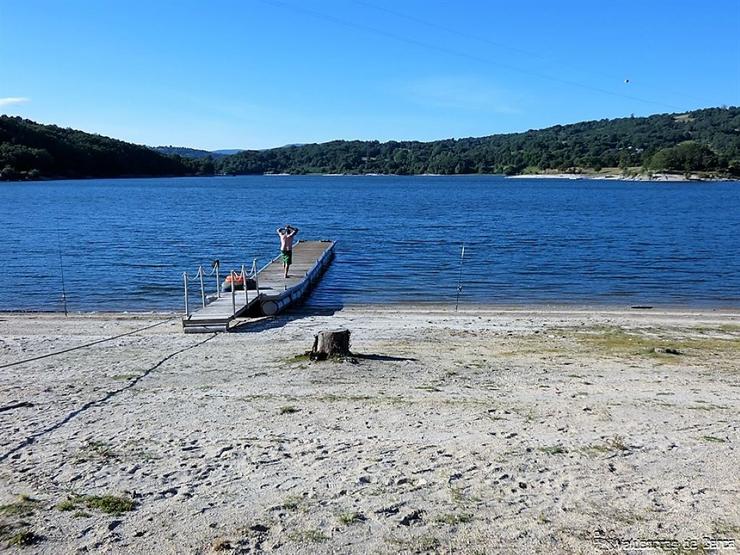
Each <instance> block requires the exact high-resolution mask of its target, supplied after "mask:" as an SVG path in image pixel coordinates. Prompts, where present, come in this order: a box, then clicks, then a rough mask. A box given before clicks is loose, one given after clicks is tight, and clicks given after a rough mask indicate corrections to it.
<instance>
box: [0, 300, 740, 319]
mask: <svg viewBox="0 0 740 555" xmlns="http://www.w3.org/2000/svg"><path fill="white" fill-rule="evenodd" d="M388 310H393V311H399V310H400V311H409V312H423V311H429V312H433V313H445V314H446V313H452V314H455V313H456V312H457V313H466V312H488V313H517V312H519V313H558V312H563V313H574V314H576V313H603V314H607V313H608V314H696V315H701V314H728V315H737V316H740V305H738V306H731V305H716V306H715V305H708V306H686V305H680V304H666V305H661V304H651V305H647V304H645V305H642V304H640V305H632V306H630V305H624V304H607V303H604V304H600V303H530V304H528V303H501V304H499V303H464V304H463V303H460V305H459V308H458V310H457V311H456V310H455V303H454V302H449V303H440V302H429V303H425V302H396V303H390V302H388V303H355V304H345V305H342V306H311V305H308V306H307V305H299V306H296V307H294V308H292V309H289V310H287V311H284V312H281V313H280V314H279V315H278V317H290V316H291V315H294V314H295V315H301V314H309V313H315V314H317V315H320V314H323V313H339V312H341V311H370V312H383V311H388ZM401 314H403V312H401ZM23 315H29V316H35V315H39V316H62V317H63V316H64V312H63V311H62V310H14V309H2V310H0V317H2V316H23ZM182 315H183V313H182V310H178V309H173V310H166V309H161V310H160V309H149V310H70V311H69V316H70V317H72V316H101V317H105V316H112V317H121V318H125V317H132V318H135V317H176V316H182Z"/></svg>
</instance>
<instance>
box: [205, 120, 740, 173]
mask: <svg viewBox="0 0 740 555" xmlns="http://www.w3.org/2000/svg"><path fill="white" fill-rule="evenodd" d="M616 167H620V168H622V169H623V170H626V169H627V168H636V167H637V168H639V169H640V170H671V171H679V172H688V171H707V172H717V173H720V174H728V173H732V174H734V175H738V174H740V108H737V107H733V108H709V109H704V110H697V111H694V112H690V113H686V114H661V115H654V116H649V117H641V118H635V117H630V118H621V119H614V120H600V121H588V122H582V123H576V124H572V125H557V126H555V127H550V128H547V129H541V130H537V131H527V132H525V133H512V134H506V135H491V136H488V137H480V138H467V139H457V140H455V139H449V140H442V141H433V142H415V141H404V142H396V141H391V142H386V143H379V142H377V141H369V142H368V141H333V142H329V143H322V144H308V145H302V146H294V147H283V148H276V149H271V150H263V151H244V152H241V153H239V154H236V155H234V156H230V157H228V158H225V159H224V160H223V161H222V162H221V164H220V169H221V170H222V171H223V172H225V173H229V174H259V173H394V174H423V173H439V174H465V173H506V174H515V173H522V172H537V171H544V170H560V171H580V170H599V169H601V168H616ZM633 171H635V170H633Z"/></svg>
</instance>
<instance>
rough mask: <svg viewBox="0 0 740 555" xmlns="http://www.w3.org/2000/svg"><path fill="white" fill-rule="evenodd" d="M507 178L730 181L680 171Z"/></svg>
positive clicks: (558, 174)
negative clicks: (688, 174)
mask: <svg viewBox="0 0 740 555" xmlns="http://www.w3.org/2000/svg"><path fill="white" fill-rule="evenodd" d="M506 178H507V179H588V180H597V181H671V182H682V181H732V180H731V179H726V178H716V179H715V178H712V179H710V178H705V177H700V176H698V175H692V176H690V177H686V175H685V174H680V173H655V174H652V175H648V174H638V175H622V174H607V173H533V174H520V175H507V176H506Z"/></svg>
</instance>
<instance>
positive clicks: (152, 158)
mask: <svg viewBox="0 0 740 555" xmlns="http://www.w3.org/2000/svg"><path fill="white" fill-rule="evenodd" d="M213 171H214V168H213V165H212V163H211V164H210V165H209V164H208V161H199V160H192V159H187V158H182V157H179V156H167V155H164V154H160V153H158V152H155V151H154V150H152V149H151V148H149V147H146V146H139V145H134V144H131V143H126V142H124V141H118V140H116V139H110V138H108V137H103V136H101V135H93V134H91V133H85V132H83V131H76V130H74V129H64V128H61V127H57V126H56V125H43V124H40V123H35V122H33V121H31V120H27V119H23V118H20V117H10V116H0V180H14V179H38V178H44V177H49V178H82V177H134V176H167V175H172V176H180V175H194V174H198V173H201V174H203V173H205V174H208V173H213Z"/></svg>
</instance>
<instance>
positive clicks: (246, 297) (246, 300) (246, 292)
mask: <svg viewBox="0 0 740 555" xmlns="http://www.w3.org/2000/svg"><path fill="white" fill-rule="evenodd" d="M242 282H243V283H244V304H245V305H249V287H247V271H246V270H245V269H244V264H242Z"/></svg>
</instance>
